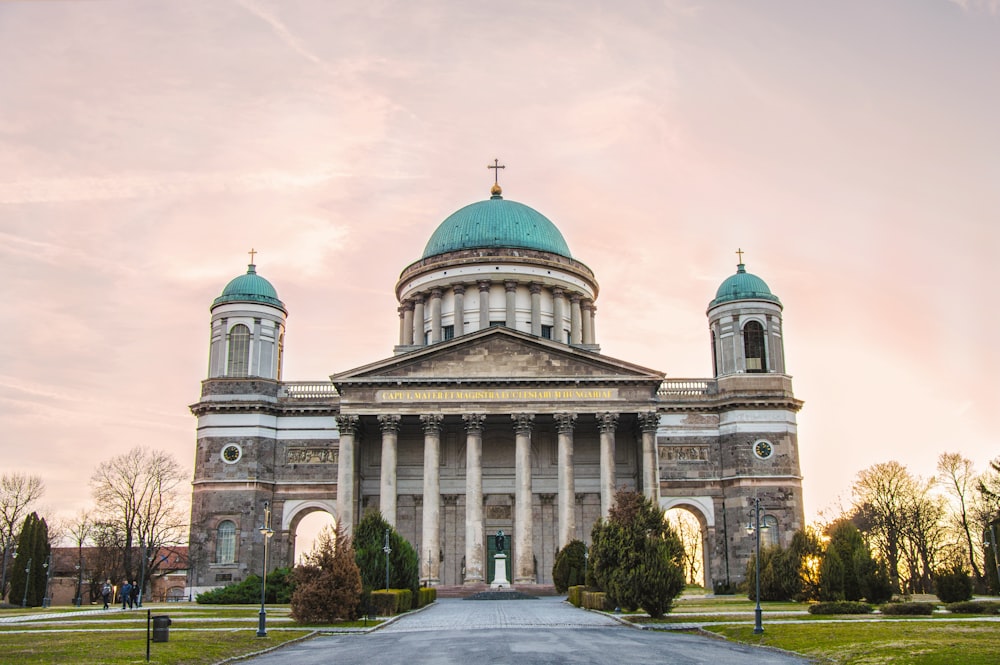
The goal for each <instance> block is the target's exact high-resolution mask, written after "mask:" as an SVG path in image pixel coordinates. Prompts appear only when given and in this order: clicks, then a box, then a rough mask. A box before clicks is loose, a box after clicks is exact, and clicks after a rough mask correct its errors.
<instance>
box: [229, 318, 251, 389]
mask: <svg viewBox="0 0 1000 665" xmlns="http://www.w3.org/2000/svg"><path fill="white" fill-rule="evenodd" d="M249 370H250V329H249V328H247V327H246V326H245V325H243V324H239V325H235V326H233V327H232V329H231V330H230V331H229V360H228V362H227V364H226V376H247V374H248V373H249Z"/></svg>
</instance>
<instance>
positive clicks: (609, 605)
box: [581, 591, 615, 612]
mask: <svg viewBox="0 0 1000 665" xmlns="http://www.w3.org/2000/svg"><path fill="white" fill-rule="evenodd" d="M581 603H582V605H583V607H584V608H585V609H588V610H600V611H602V612H610V611H611V610H613V609H615V604H614V603H613V602H612V601H611V599H610V598H608V594H606V593H604V592H603V591H584V592H583V594H582V598H581Z"/></svg>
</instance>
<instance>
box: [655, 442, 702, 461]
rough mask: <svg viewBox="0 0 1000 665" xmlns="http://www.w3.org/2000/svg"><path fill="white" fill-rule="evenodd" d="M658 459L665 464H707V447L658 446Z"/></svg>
mask: <svg viewBox="0 0 1000 665" xmlns="http://www.w3.org/2000/svg"><path fill="white" fill-rule="evenodd" d="M660 459H662V460H664V461H667V462H707V461H708V446H660Z"/></svg>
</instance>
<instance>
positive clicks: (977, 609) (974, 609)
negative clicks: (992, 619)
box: [945, 600, 1000, 614]
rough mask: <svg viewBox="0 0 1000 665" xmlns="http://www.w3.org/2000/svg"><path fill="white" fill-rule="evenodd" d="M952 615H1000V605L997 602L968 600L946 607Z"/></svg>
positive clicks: (949, 604)
mask: <svg viewBox="0 0 1000 665" xmlns="http://www.w3.org/2000/svg"><path fill="white" fill-rule="evenodd" d="M945 609H947V610H948V611H949V612H951V613H952V614H1000V603H998V602H997V601H995V600H966V601H963V602H960V603H948V604H947V605H945Z"/></svg>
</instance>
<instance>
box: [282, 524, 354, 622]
mask: <svg viewBox="0 0 1000 665" xmlns="http://www.w3.org/2000/svg"><path fill="white" fill-rule="evenodd" d="M360 604H361V573H360V571H359V570H358V564H357V563H356V562H355V559H354V548H353V547H351V539H350V538H349V537H347V536H346V535H345V534H344V532H343V529H342V528H341V527H340V526H339V525H338V526H337V530H336V532H335V533H331V531H330V530H329V529H324V530H323V531H320V534H319V538H318V539H317V544H316V548H315V549H314V550H313V551H312V552H310V553H309V554H307V555H306V556H305V563H303V564H302V565H300V566H296V568H295V592H294V593H293V594H292V612H291V614H292V618H293V619H294V620H295V621H297V622H298V623H333V622H334V621H338V620H341V621H353V620H354V619H357V618H358V606H359V605H360Z"/></svg>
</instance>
